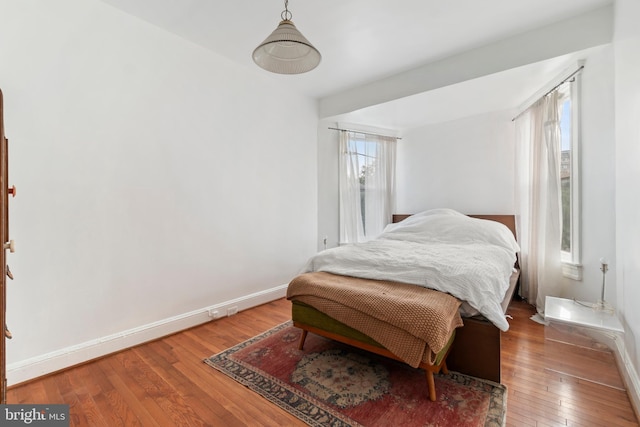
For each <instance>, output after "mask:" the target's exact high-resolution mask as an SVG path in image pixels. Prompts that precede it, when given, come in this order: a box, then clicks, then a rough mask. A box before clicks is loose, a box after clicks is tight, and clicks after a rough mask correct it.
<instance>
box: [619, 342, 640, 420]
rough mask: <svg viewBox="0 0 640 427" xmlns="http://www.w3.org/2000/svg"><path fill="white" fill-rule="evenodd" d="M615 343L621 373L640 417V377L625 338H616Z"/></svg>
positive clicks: (637, 415)
mask: <svg viewBox="0 0 640 427" xmlns="http://www.w3.org/2000/svg"><path fill="white" fill-rule="evenodd" d="M615 343H616V345H615V347H614V353H615V355H616V359H617V362H618V366H619V367H620V375H621V376H622V380H623V381H624V383H625V385H626V387H627V395H628V396H629V400H630V401H631V405H632V406H633V410H634V411H635V413H636V417H640V378H638V372H637V371H636V369H635V368H634V366H633V362H632V360H631V357H629V353H628V352H627V349H626V346H625V344H624V339H616V340H615Z"/></svg>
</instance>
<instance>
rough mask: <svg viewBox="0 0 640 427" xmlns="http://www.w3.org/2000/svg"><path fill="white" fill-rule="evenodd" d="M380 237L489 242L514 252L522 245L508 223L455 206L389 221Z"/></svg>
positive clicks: (442, 241) (414, 240)
mask: <svg viewBox="0 0 640 427" xmlns="http://www.w3.org/2000/svg"><path fill="white" fill-rule="evenodd" d="M379 238H380V239H392V240H408V241H411V242H418V243H429V242H437V243H452V244H464V243H486V244H490V245H497V246H500V247H503V248H505V249H507V250H509V251H511V252H519V251H520V246H518V243H517V242H516V239H515V238H514V237H513V233H512V232H511V230H509V228H508V227H507V226H506V225H504V224H502V223H499V222H497V221H491V220H486V219H479V218H471V217H469V216H466V215H464V214H461V213H460V212H457V211H454V210H452V209H433V210H430V211H425V212H421V213H419V214H416V215H412V216H410V217H408V218H407V219H405V220H404V221H401V222H399V223H396V224H389V225H388V226H387V227H386V228H385V229H384V231H383V232H382V234H381V235H380V236H379Z"/></svg>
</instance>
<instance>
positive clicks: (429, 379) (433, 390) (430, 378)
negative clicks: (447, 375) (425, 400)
mask: <svg viewBox="0 0 640 427" xmlns="http://www.w3.org/2000/svg"><path fill="white" fill-rule="evenodd" d="M426 372H427V384H428V385H429V400H431V401H432V402H435V401H436V382H435V381H434V379H433V372H431V371H429V370H427V371H426Z"/></svg>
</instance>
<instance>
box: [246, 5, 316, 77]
mask: <svg viewBox="0 0 640 427" xmlns="http://www.w3.org/2000/svg"><path fill="white" fill-rule="evenodd" d="M280 17H281V18H282V21H280V24H279V25H278V28H276V29H275V30H274V31H273V32H272V33H271V35H269V37H267V38H266V39H265V41H263V42H262V43H261V44H260V45H259V46H258V47H257V48H256V49H255V50H254V51H253V61H254V62H255V63H256V64H258V65H259V66H260V67H262V68H264V69H265V70H267V71H271V72H272V73H278V74H300V73H306V72H307V71H311V70H313V69H314V68H316V67H317V66H318V64H319V63H320V59H321V58H322V56H321V55H320V52H318V49H316V48H315V47H313V45H312V44H311V43H309V40H307V39H306V38H305V36H303V35H302V34H301V33H300V31H298V29H297V28H296V26H295V25H293V22H292V21H291V17H292V15H291V12H289V0H285V2H284V10H283V11H282V13H281V14H280Z"/></svg>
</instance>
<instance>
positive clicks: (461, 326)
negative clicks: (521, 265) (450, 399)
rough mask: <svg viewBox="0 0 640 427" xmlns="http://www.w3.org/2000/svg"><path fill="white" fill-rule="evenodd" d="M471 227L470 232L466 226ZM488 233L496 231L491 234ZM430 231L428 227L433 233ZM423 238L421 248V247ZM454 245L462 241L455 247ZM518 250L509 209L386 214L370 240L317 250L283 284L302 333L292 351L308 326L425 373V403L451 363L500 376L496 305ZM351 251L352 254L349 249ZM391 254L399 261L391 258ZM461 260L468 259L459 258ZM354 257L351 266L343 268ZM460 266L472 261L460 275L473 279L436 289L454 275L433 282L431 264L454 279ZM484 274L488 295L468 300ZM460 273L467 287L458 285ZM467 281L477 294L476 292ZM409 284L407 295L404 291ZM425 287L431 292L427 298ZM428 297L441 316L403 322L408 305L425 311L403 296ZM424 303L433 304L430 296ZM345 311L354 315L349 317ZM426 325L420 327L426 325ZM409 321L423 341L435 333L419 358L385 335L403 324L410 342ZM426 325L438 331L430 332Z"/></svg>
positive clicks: (506, 294) (513, 279) (512, 275)
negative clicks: (387, 219)
mask: <svg viewBox="0 0 640 427" xmlns="http://www.w3.org/2000/svg"><path fill="white" fill-rule="evenodd" d="M425 224H426V225H425ZM478 226H479V228H480V232H479V235H477V232H476V229H475V227H478ZM467 227H471V228H467ZM470 230H471V231H470ZM505 230H506V231H505ZM494 232H495V233H496V236H494V235H493V233H494ZM433 233H436V234H435V236H436V237H435V238H434V234H433ZM442 235H443V236H445V237H444V238H443V240H444V244H445V245H446V246H445V247H441V246H437V247H436V249H434V248H431V246H430V245H431V242H432V240H434V239H435V240H438V242H437V243H438V245H440V243H441V242H439V240H440V239H441V237H440V236H442ZM507 235H508V236H507ZM416 236H417V237H416ZM449 236H453V237H451V238H450V237H449ZM478 236H479V237H478ZM454 238H455V239H460V240H463V241H464V242H462V243H460V242H458V240H456V241H455V242H454V243H453V244H451V243H450V242H449V241H448V240H450V239H454ZM485 238H487V239H488V243H489V246H487V247H486V248H485V246H484V245H485V243H487V242H484V241H483V242H481V243H482V245H483V246H477V245H478V244H480V243H478V242H477V241H476V240H477V239H481V240H482V239H485ZM425 240H426V242H427V243H428V244H425ZM466 240H469V242H467V241H466ZM463 244H464V245H469V247H468V248H467V247H466V246H465V247H462V246H460V245H463ZM479 248H481V249H479ZM487 248H488V249H487ZM485 250H486V251H487V252H489V253H491V254H492V255H490V256H489V258H493V257H494V255H495V256H496V257H497V258H499V262H497V264H498V266H495V265H493V264H494V261H493V260H492V259H491V260H487V259H485V258H483V257H485V255H484V251H485ZM518 250H519V248H518V246H517V243H516V241H515V220H514V217H513V216H512V215H468V216H467V215H462V214H460V213H458V212H456V211H452V210H449V209H436V210H431V211H426V212H422V213H419V214H416V215H394V220H393V224H390V225H389V226H388V227H387V229H385V232H383V234H382V235H381V237H380V238H378V239H375V240H374V241H373V242H366V243H365V244H356V245H348V247H346V248H345V247H339V248H332V249H329V250H325V251H322V252H320V253H319V254H317V255H316V256H314V257H313V258H312V259H311V260H309V263H308V264H307V266H306V267H305V269H304V272H303V273H301V274H300V275H299V276H297V277H296V278H294V279H293V280H292V281H291V282H290V284H289V287H288V289H287V298H288V299H289V300H291V302H292V319H293V324H294V326H296V327H298V328H301V329H302V330H303V334H302V337H301V340H300V343H299V348H300V349H303V347H304V340H305V338H306V336H307V334H308V332H312V333H315V334H318V335H322V336H325V337H327V338H330V339H334V340H337V341H340V342H343V343H346V344H349V345H352V346H355V347H358V348H362V349H364V350H367V351H371V352H374V353H377V354H381V355H383V356H386V357H391V358H394V359H397V360H401V361H404V362H406V363H408V364H410V365H411V366H414V367H417V368H422V369H424V370H425V372H426V376H427V383H428V386H429V397H430V398H431V399H432V400H435V397H436V394H435V387H434V380H433V374H434V373H438V372H440V371H443V372H445V373H446V372H447V370H448V369H452V370H455V371H458V372H461V373H465V374H468V375H472V376H475V377H479V378H485V379H489V380H492V381H495V382H500V380H501V378H500V340H501V331H506V330H507V329H508V323H507V320H506V310H507V307H508V304H509V302H510V301H511V299H512V297H513V294H514V292H515V288H516V284H517V280H518V276H519V272H518V270H517V268H516V267H517V261H516V260H517V258H516V253H517V252H518ZM353 251H355V253H356V255H353V253H352V252H353ZM396 251H398V252H396ZM430 251H431V252H437V254H436V256H437V258H435V259H429V260H428V262H427V265H426V266H424V267H422V266H420V267H418V268H423V270H420V271H414V270H413V269H414V268H416V267H415V265H414V263H416V262H420V263H421V262H422V260H423V259H424V258H426V257H430V256H431V254H430ZM398 254H399V255H398ZM496 254H497V255H496ZM498 255H499V256H498ZM387 256H391V257H392V258H390V260H389V261H388V262H387V261H385V257H387ZM398 256H399V258H400V259H397V258H394V257H398ZM352 257H355V258H352ZM359 257H362V258H367V260H366V261H365V264H362V265H361V264H358V263H359V262H360V261H359V260H358V258H359ZM369 258H372V259H371V260H369ZM414 258H415V259H414ZM461 258H462V259H461ZM466 258H473V259H472V260H469V259H467V260H466V261H465V262H462V263H460V262H461V261H464V259H466ZM354 259H355V261H354ZM416 259H417V260H418V261H416ZM443 259H448V260H453V261H454V262H453V263H451V262H450V261H447V263H449V264H451V265H444V266H441V265H440V264H441V263H443V262H444V261H443ZM369 262H370V263H371V264H368V263H369ZM354 263H355V264H356V266H355V267H354V266H353V265H352V264H354ZM474 263H475V264H474ZM399 264H402V265H399ZM404 264H408V265H409V267H407V266H406V265H404ZM484 264H487V266H490V268H489V267H487V268H488V272H485V271H484V268H485V267H484ZM509 264H510V265H509ZM434 265H436V266H437V268H436V267H433V266H434ZM467 265H473V268H471V267H469V268H471V270H470V273H465V274H467V275H468V276H473V277H470V278H469V277H467V278H464V279H462V282H463V283H462V285H460V286H462V287H463V288H464V287H466V288H470V289H466V290H465V289H462V290H458V289H454V290H451V289H448V288H446V287H443V286H448V285H449V282H451V283H454V282H457V281H458V280H459V279H458V278H457V277H455V278H453V279H452V278H451V277H448V276H446V277H444V278H437V277H435V276H434V274H436V273H434V272H433V271H431V270H438V272H437V274H440V270H443V269H444V270H449V271H454V272H455V274H456V275H460V272H459V270H460V269H462V270H464V269H466V268H467V267H466V266H467ZM478 265H480V267H479V268H481V269H483V271H480V272H477V274H478V276H477V277H476V276H475V274H476V270H474V269H475V268H478ZM498 267H499V269H498V270H496V268H498ZM405 268H409V271H408V272H407V271H405V270H403V269H405ZM424 268H426V270H424ZM495 272H499V273H495ZM471 273H473V274H471ZM484 275H487V276H492V275H493V276H495V277H489V278H488V279H486V280H489V281H490V284H488V285H487V286H492V287H494V286H495V287H496V289H495V290H492V291H491V293H492V294H493V295H492V296H491V298H490V299H491V300H490V301H488V302H487V301H484V300H481V301H479V302H478V301H477V300H476V298H477V296H474V295H468V293H471V294H473V293H479V294H481V295H482V298H485V297H486V295H485V294H486V292H485V291H482V289H483V288H482V287H483V286H485V284H484V282H483V281H484V280H485V278H484ZM470 279H471V280H472V282H473V286H471V285H469V284H467V282H468V280H470ZM412 282H418V283H412ZM421 282H428V283H421ZM440 282H443V283H444V282H446V283H444V284H443V283H440ZM476 282H477V283H478V286H477V287H478V288H480V291H478V289H476ZM318 285H319V286H318ZM416 285H419V286H416ZM458 285H459V284H455V286H458ZM342 287H346V289H347V290H344V289H342ZM318 289H322V291H319V290H318ZM412 289H413V290H415V291H416V292H417V293H416V294H413V293H411V292H413V290H412ZM403 292H404V294H403V295H404V296H403V297H402V299H401V300H400V301H395V302H394V301H393V300H394V299H395V298H396V296H397V295H396V293H403ZM407 292H409V294H407ZM434 293H435V294H438V295H435V296H434ZM454 296H455V297H454ZM431 298H436V299H435V301H436V303H435V305H436V306H438V307H440V306H446V310H445V312H444V313H440V312H438V313H436V314H433V316H435V317H433V318H435V319H438V326H437V327H436V326H432V325H431V323H430V322H425V321H424V320H423V319H421V318H419V317H418V319H421V320H420V321H418V322H413V321H411V322H407V319H413V318H412V317H411V316H412V314H411V313H412V311H411V310H414V311H415V310H418V311H419V312H420V313H422V312H423V311H424V310H425V309H424V308H423V307H419V308H415V307H408V302H410V303H411V304H412V303H413V302H414V300H416V299H417V300H422V299H424V300H425V301H426V300H430V299H431ZM439 298H445V299H443V300H440V299H439ZM447 298H448V299H447ZM466 298H468V299H469V300H468V301H467V299H466ZM451 299H453V300H454V301H455V302H456V303H455V310H454V311H455V313H453V312H452V311H451ZM430 303H431V304H432V305H433V304H434V303H433V301H431V302H430ZM394 304H395V305H394ZM483 305H487V306H490V308H488V309H487V308H486V307H483ZM479 306H481V307H479ZM403 310H405V311H404V312H403ZM406 310H409V311H406ZM391 312H393V313H395V312H398V314H399V315H398V316H396V317H399V319H397V318H394V319H393V320H390V319H388V318H387V316H388V313H391ZM354 313H356V314H357V315H354ZM408 313H409V314H408ZM430 315H431V314H430ZM354 316H355V320H354V319H352V317H354ZM367 316H370V317H367ZM441 317H444V318H443V319H441ZM380 318H382V319H380ZM429 319H431V317H429ZM458 319H459V320H458ZM375 322H377V323H375ZM387 322H390V323H393V322H396V323H397V324H396V323H394V324H393V328H395V329H393V328H391V329H384V327H386V325H387ZM427 323H428V324H429V326H426V324H427ZM416 324H417V325H418V326H416ZM434 324H435V322H434ZM417 327H419V328H421V330H420V332H421V333H423V331H426V332H424V333H425V334H427V336H428V337H429V339H432V337H431V335H436V338H437V339H436V340H435V344H434V346H433V348H431V345H430V343H432V342H434V341H433V340H432V341H424V347H425V348H424V352H423V353H422V356H421V357H420V358H419V360H418V359H416V357H417V356H416V354H419V351H418V353H416V351H413V353H412V354H410V355H407V354H406V353H407V351H405V350H406V348H405V347H403V346H404V344H405V343H404V341H403V339H400V340H399V341H400V343H398V342H396V341H398V339H397V337H395V334H396V333H405V332H404V331H403V328H405V329H407V330H408V332H407V333H406V335H407V336H409V337H410V338H413V337H412V335H413V334H415V331H414V329H415V328H417ZM432 327H433V329H438V331H437V332H432V331H430V329H431V328H432ZM447 328H448V329H447ZM420 339H422V338H420ZM425 340H426V338H425ZM399 345H400V346H399ZM407 346H408V347H411V348H413V347H414V346H413V342H411V341H409V344H407ZM409 353H411V351H409Z"/></svg>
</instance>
